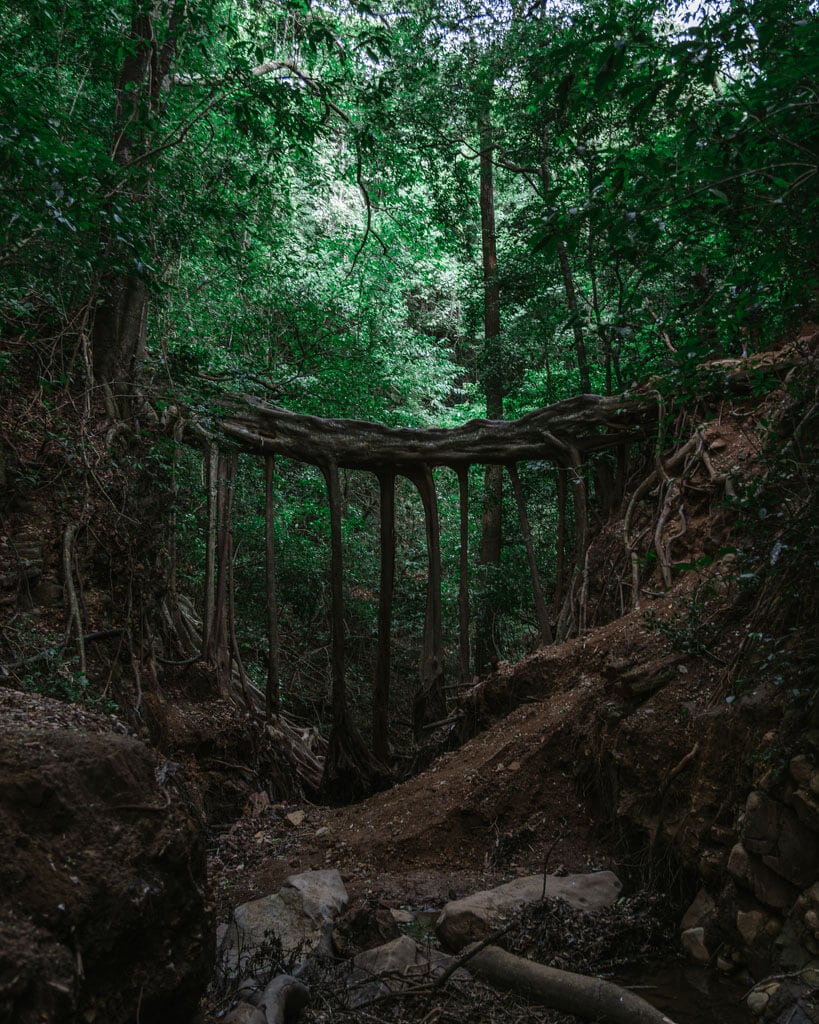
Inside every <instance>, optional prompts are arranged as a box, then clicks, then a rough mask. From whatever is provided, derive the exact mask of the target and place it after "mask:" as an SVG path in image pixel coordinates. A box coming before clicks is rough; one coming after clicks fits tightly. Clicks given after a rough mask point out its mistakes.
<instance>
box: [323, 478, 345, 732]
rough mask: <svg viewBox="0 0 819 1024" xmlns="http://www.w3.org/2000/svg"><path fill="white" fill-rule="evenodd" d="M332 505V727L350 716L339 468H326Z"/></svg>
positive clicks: (341, 723)
mask: <svg viewBox="0 0 819 1024" xmlns="http://www.w3.org/2000/svg"><path fill="white" fill-rule="evenodd" d="M324 478H325V480H326V481H327V496H328V500H329V503H330V600H331V608H330V629H331V648H332V653H331V657H330V662H331V670H332V678H333V693H332V704H333V728H334V729H335V728H338V727H339V726H343V725H344V722H345V719H346V715H347V683H346V679H345V666H344V660H345V656H344V554H343V551H342V543H341V491H340V489H339V482H338V466H337V465H336V464H335V463H332V462H331V463H328V464H327V465H326V466H325V467H324Z"/></svg>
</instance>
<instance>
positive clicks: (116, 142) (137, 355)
mask: <svg viewBox="0 0 819 1024" xmlns="http://www.w3.org/2000/svg"><path fill="white" fill-rule="evenodd" d="M134 7H135V10H134V15H133V18H132V21H131V32H130V38H129V40H128V42H127V45H126V46H125V53H126V56H125V58H124V59H123V62H122V67H121V68H120V72H119V76H118V79H117V84H116V88H115V109H114V125H113V142H112V144H111V159H112V161H113V162H114V163H115V164H116V165H117V167H118V168H120V169H121V170H122V172H123V173H124V175H125V176H126V179H127V182H128V183H127V185H126V186H124V191H123V192H122V193H120V198H121V200H124V201H125V202H127V203H130V204H132V205H144V203H145V200H146V196H147V193H148V188H149V182H150V175H151V167H150V164H149V162H148V161H144V162H142V163H140V164H139V165H138V169H137V170H136V171H134V170H132V168H133V165H134V163H135V161H137V160H138V159H139V158H142V157H143V156H144V155H145V153H146V151H147V146H148V141H147V140H148V132H147V130H146V127H145V126H146V124H147V123H148V122H149V120H150V121H153V123H154V124H156V123H157V122H158V121H159V119H160V117H161V114H162V111H163V107H164V104H163V102H162V92H163V89H165V88H166V87H167V83H168V81H169V72H170V69H171V65H172V63H173V60H174V57H175V56H176V49H177V42H178V37H179V34H180V31H181V28H182V23H183V20H184V18H185V12H186V4H185V3H184V2H183V0H159V2H158V3H156V4H154V5H153V7H151V6H149V5H147V4H143V3H138V4H135V5H134ZM106 241H107V245H108V258H109V260H110V261H111V263H112V264H119V266H116V268H115V269H114V268H112V269H110V270H109V271H107V272H106V273H104V274H103V276H102V280H101V282H100V299H101V301H100V303H99V305H98V307H97V311H96V314H95V317H94V326H93V331H92V353H93V366H94V375H95V377H96V378H98V379H99V380H100V381H101V382H103V383H104V384H105V385H106V387H108V388H109V389H110V388H112V387H113V389H114V390H115V391H116V392H118V393H119V397H120V400H125V402H126V403H127V402H129V401H130V399H131V398H132V396H133V391H134V385H135V383H136V382H137V381H138V379H139V376H140V374H141V370H142V364H143V362H144V359H145V338H146V326H147V319H148V299H149V291H148V286H147V284H146V281H145V277H144V273H143V271H142V269H141V268H140V267H139V266H138V265H136V264H135V261H134V258H133V253H132V252H131V251H130V250H128V251H125V250H124V249H123V247H122V246H121V244H120V243H119V242H117V241H114V240H112V239H111V238H110V236H109V237H108V238H107V239H106ZM125 266H127V267H129V268H130V269H127V270H126V269H124V268H125Z"/></svg>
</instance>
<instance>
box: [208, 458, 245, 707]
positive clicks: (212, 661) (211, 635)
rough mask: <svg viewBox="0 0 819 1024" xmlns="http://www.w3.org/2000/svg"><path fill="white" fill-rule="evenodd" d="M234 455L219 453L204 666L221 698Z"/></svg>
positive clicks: (225, 689)
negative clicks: (213, 563)
mask: <svg viewBox="0 0 819 1024" xmlns="http://www.w3.org/2000/svg"><path fill="white" fill-rule="evenodd" d="M236 461H237V456H236V454H235V453H230V454H228V453H225V452H219V456H218V461H217V470H216V476H217V482H216V545H215V547H216V587H215V595H214V603H213V617H212V619H211V622H210V625H209V627H208V644H207V647H206V649H205V651H204V658H205V661H206V663H207V664H208V665H209V666H210V667H211V668H212V669H213V671H214V673H215V675H216V683H217V686H218V688H219V692H220V694H221V695H222V696H228V695H229V693H230V636H229V628H228V612H229V609H228V582H229V577H230V547H231V537H230V519H231V515H232V509H233V484H234V477H235V474H236Z"/></svg>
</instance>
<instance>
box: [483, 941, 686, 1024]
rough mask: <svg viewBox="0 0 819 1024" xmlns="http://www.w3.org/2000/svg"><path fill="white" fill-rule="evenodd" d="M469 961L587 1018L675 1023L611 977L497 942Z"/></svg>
mask: <svg viewBox="0 0 819 1024" xmlns="http://www.w3.org/2000/svg"><path fill="white" fill-rule="evenodd" d="M464 966H465V967H466V969H467V970H468V971H470V972H472V973H473V974H476V975H477V976H478V977H479V978H483V979H484V980H486V981H488V982H490V983H491V984H492V985H497V986H498V987H500V988H504V989H509V990H511V991H513V992H515V993H520V994H522V995H526V996H528V998H530V999H532V1000H533V1001H534V1002H536V1003H539V1004H540V1005H542V1006H548V1007H550V1008H551V1009H554V1010H559V1011H560V1012H562V1013H571V1014H575V1015H576V1016H578V1017H582V1018H584V1020H589V1021H607V1022H609V1024H674V1022H673V1021H672V1020H671V1018H670V1017H667V1016H666V1015H665V1014H664V1013H663V1012H662V1011H661V1010H657V1009H655V1007H653V1006H652V1005H651V1004H650V1003H647V1002H646V1001H645V1000H644V999H641V998H640V996H638V995H635V994H634V993H633V992H629V991H628V989H625V988H621V987H620V986H619V985H614V984H613V983H612V982H610V981H603V980H602V979H601V978H589V977H586V976H585V975H582V974H574V973H573V972H571V971H560V970H556V969H555V968H554V967H546V966H545V965H544V964H538V963H534V961H532V960H526V959H524V958H523V957H520V956H515V955H514V954H513V953H507V952H506V950H505V949H501V948H500V947H498V946H486V948H484V949H481V950H479V951H478V952H477V953H475V954H474V955H473V956H472V957H469V958H467V959H465V960H464Z"/></svg>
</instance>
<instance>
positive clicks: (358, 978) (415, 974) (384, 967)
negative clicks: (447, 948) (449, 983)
mask: <svg viewBox="0 0 819 1024" xmlns="http://www.w3.org/2000/svg"><path fill="white" fill-rule="evenodd" d="M452 962H453V957H450V956H447V955H446V954H445V953H441V952H439V951H438V950H435V949H430V950H425V949H421V947H420V946H419V945H418V943H417V942H415V940H414V939H411V938H410V937H409V936H408V935H402V936H401V937H400V938H399V939H394V940H393V941H392V942H388V943H386V945H383V946H378V947H377V948H376V949H369V950H367V951H366V952H365V953H359V955H358V956H357V957H356V958H355V959H354V960H353V971H352V974H351V975H350V976H349V980H348V981H347V990H348V997H347V998H348V1005H349V1007H350V1008H351V1009H356V1008H358V1007H360V1006H366V1005H367V1003H371V1002H373V1000H375V999H378V998H380V997H381V996H384V995H387V994H388V993H390V992H400V991H402V990H403V989H405V988H407V986H408V985H417V984H418V983H419V982H421V981H432V980H433V979H434V978H436V977H438V976H439V975H441V974H442V973H443V972H444V971H445V970H446V969H447V968H448V967H449V966H450V965H451V964H452ZM453 978H454V979H455V980H456V981H457V980H461V981H466V982H469V981H470V978H471V976H470V975H469V973H468V972H467V971H465V970H464V969H463V968H458V970H457V971H455V973H454V975H453Z"/></svg>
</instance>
